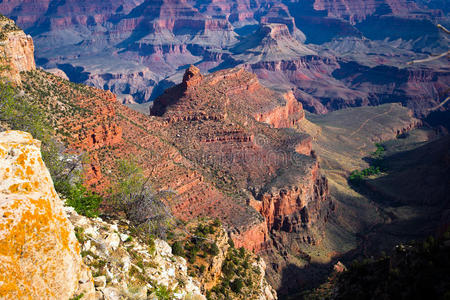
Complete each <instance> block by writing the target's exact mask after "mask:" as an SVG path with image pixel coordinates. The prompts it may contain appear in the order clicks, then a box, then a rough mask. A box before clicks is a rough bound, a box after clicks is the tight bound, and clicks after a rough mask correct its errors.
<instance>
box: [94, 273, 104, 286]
mask: <svg viewBox="0 0 450 300" xmlns="http://www.w3.org/2000/svg"><path fill="white" fill-rule="evenodd" d="M94 284H95V287H96V288H100V289H102V288H104V287H105V286H106V276H98V277H95V278H94Z"/></svg>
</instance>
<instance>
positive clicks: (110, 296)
mask: <svg viewBox="0 0 450 300" xmlns="http://www.w3.org/2000/svg"><path fill="white" fill-rule="evenodd" d="M102 292H103V296H104V297H105V300H120V291H119V290H118V289H116V288H114V287H106V288H104V289H103V290H102Z"/></svg>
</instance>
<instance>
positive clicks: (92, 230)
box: [84, 226, 98, 239]
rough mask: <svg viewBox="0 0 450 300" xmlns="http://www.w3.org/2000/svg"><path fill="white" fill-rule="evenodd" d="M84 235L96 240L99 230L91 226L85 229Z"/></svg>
mask: <svg viewBox="0 0 450 300" xmlns="http://www.w3.org/2000/svg"><path fill="white" fill-rule="evenodd" d="M84 234H87V235H90V236H91V237H93V238H94V239H95V238H97V236H98V230H97V228H95V227H94V226H90V227H87V228H85V229H84Z"/></svg>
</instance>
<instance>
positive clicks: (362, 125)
mask: <svg viewBox="0 0 450 300" xmlns="http://www.w3.org/2000/svg"><path fill="white" fill-rule="evenodd" d="M392 108H393V106H392V105H391V106H390V107H389V110H388V111H385V112H383V113H380V114H377V115H375V116H373V117H371V118H368V119H367V120H365V121H364V122H363V123H362V124H361V126H359V128H358V129H356V130H355V131H353V132H352V133H351V134H350V136H354V135H355V134H357V133H358V132H360V131H361V129H363V127H364V126H366V125H367V123H369V121H372V120H374V119H376V118H378V117H381V116H384V115H387V114H389V113H390V112H391V111H392Z"/></svg>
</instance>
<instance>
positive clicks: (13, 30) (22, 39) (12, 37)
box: [0, 15, 36, 83]
mask: <svg viewBox="0 0 450 300" xmlns="http://www.w3.org/2000/svg"><path fill="white" fill-rule="evenodd" d="M0 57H1V58H0V65H1V68H0V75H1V76H7V77H8V78H10V79H11V80H12V81H13V82H15V83H20V72H23V71H31V70H35V69H36V65H35V62H34V44H33V39H32V38H31V36H29V35H26V34H25V33H24V32H23V31H22V30H20V29H19V28H18V27H17V26H16V24H15V23H14V22H13V21H11V20H9V19H8V18H5V17H3V16H1V15H0Z"/></svg>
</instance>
